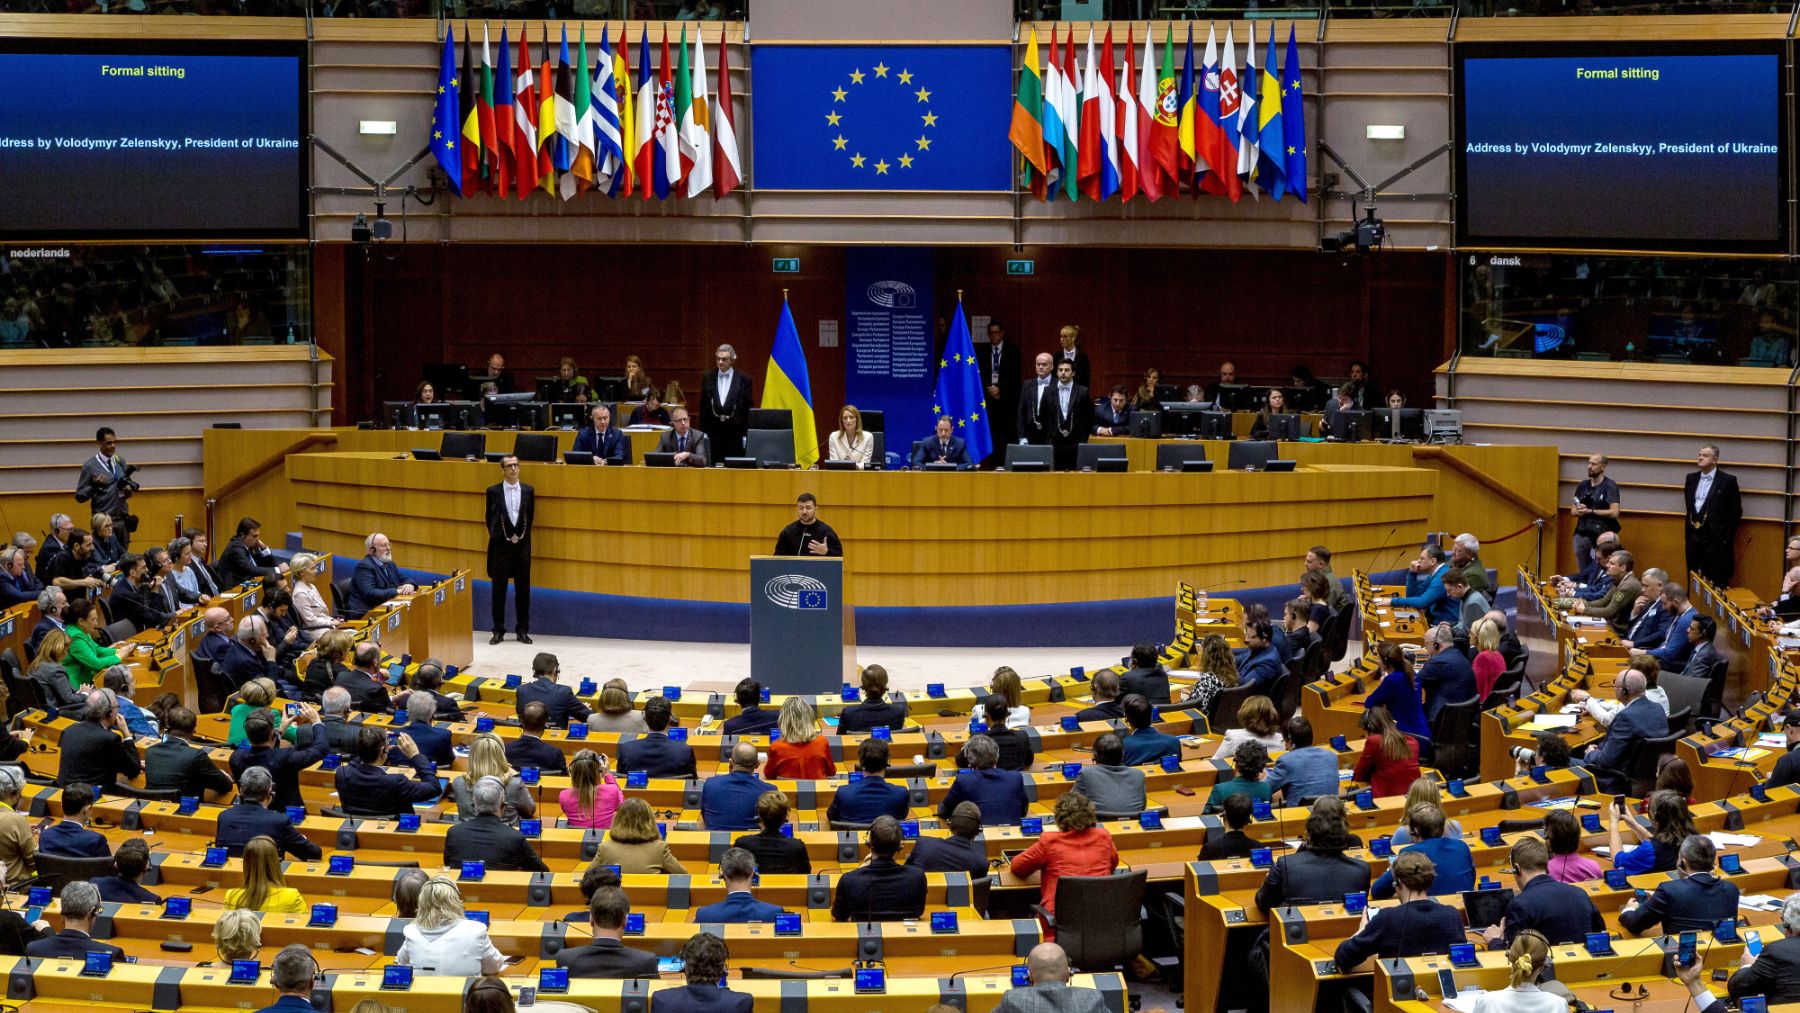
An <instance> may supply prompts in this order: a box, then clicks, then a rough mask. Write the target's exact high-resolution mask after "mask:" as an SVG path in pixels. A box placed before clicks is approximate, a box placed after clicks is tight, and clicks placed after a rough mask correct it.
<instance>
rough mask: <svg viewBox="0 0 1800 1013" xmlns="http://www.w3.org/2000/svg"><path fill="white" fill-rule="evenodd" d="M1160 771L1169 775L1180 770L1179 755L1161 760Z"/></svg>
mask: <svg viewBox="0 0 1800 1013" xmlns="http://www.w3.org/2000/svg"><path fill="white" fill-rule="evenodd" d="M1162 769H1163V770H1165V771H1167V772H1169V773H1171V774H1173V773H1175V772H1176V771H1178V770H1180V769H1181V757H1180V756H1179V755H1177V756H1165V757H1163V758H1162Z"/></svg>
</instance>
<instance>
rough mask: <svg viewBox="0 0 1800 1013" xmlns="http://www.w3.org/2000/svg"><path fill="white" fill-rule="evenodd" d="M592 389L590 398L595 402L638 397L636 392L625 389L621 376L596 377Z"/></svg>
mask: <svg viewBox="0 0 1800 1013" xmlns="http://www.w3.org/2000/svg"><path fill="white" fill-rule="evenodd" d="M592 389H593V395H592V396H593V398H594V400H596V401H623V400H625V399H626V398H628V397H637V396H638V392H637V391H635V390H633V391H627V390H626V389H625V378H624V377H622V376H596V377H594V380H593V388H592Z"/></svg>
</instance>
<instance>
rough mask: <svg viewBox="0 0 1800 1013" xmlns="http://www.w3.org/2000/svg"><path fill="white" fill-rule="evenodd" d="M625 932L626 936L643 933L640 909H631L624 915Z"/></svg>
mask: <svg viewBox="0 0 1800 1013" xmlns="http://www.w3.org/2000/svg"><path fill="white" fill-rule="evenodd" d="M625 934H626V935H628V936H641V935H643V934H644V913H643V912H642V911H633V912H631V913H630V914H628V915H626V916H625Z"/></svg>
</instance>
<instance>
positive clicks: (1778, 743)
mask: <svg viewBox="0 0 1800 1013" xmlns="http://www.w3.org/2000/svg"><path fill="white" fill-rule="evenodd" d="M1756 744H1757V745H1759V746H1773V747H1774V748H1776V749H1786V748H1787V736H1786V735H1784V734H1782V733H1781V732H1763V733H1762V734H1761V735H1758V736H1757V737H1756Z"/></svg>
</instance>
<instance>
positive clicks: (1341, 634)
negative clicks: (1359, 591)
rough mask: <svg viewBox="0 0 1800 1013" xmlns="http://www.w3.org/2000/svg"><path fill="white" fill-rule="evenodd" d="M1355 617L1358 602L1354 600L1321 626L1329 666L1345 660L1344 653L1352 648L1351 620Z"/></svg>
mask: <svg viewBox="0 0 1800 1013" xmlns="http://www.w3.org/2000/svg"><path fill="white" fill-rule="evenodd" d="M1355 618H1356V603H1355V602H1354V601H1352V602H1350V603H1348V604H1346V605H1345V606H1344V607H1343V608H1341V609H1338V610H1337V611H1336V612H1333V613H1332V614H1331V621H1330V622H1329V623H1327V624H1326V625H1325V626H1322V627H1320V628H1319V639H1321V640H1323V641H1325V663H1326V665H1327V666H1329V665H1331V664H1332V663H1333V662H1338V661H1342V660H1344V654H1345V653H1346V652H1348V651H1349V650H1350V622H1351V620H1353V619H1355ZM1327 631H1329V632H1327Z"/></svg>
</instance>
